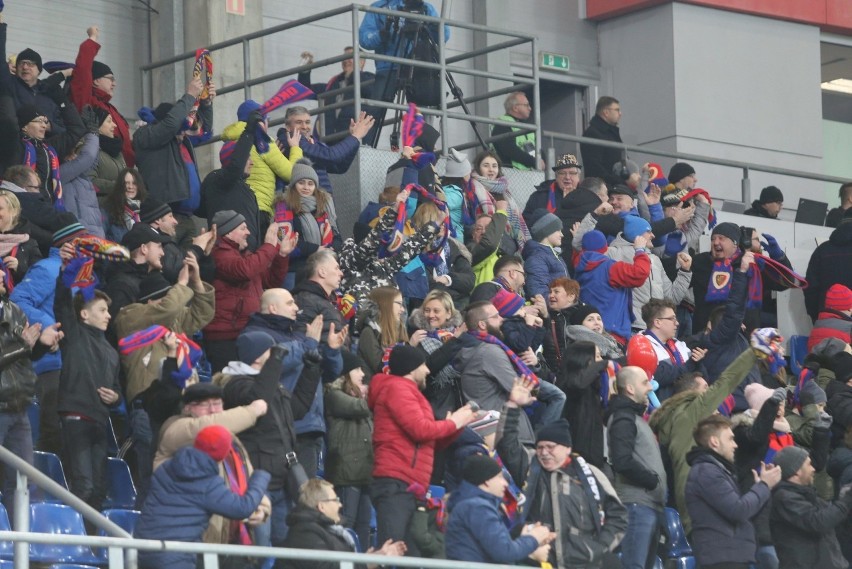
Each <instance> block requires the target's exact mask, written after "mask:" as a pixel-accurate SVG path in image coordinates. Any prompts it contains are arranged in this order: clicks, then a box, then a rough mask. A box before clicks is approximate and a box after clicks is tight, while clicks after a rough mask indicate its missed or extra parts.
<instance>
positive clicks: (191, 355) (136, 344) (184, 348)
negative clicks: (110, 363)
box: [118, 324, 201, 389]
mask: <svg viewBox="0 0 852 569" xmlns="http://www.w3.org/2000/svg"><path fill="white" fill-rule="evenodd" d="M170 331H171V330H169V329H168V328H166V327H165V326H160V325H158V324H155V325H153V326H149V327H148V328H145V329H144V330H140V331H138V332H134V333H133V334H130V335H128V336H126V337H124V338H122V339H121V340H119V341H118V352H119V353H120V354H121V355H122V356H128V355H130V354H132V353H133V352H135V351H136V350H138V349H140V348H145V347H147V346H151V345H152V344H154V343H155V342H157V341H159V340H160V339H161V338H164V337H165V336H166V334H168V333H169V332H170ZM175 337H176V338H177V353H176V355H175V359H176V360H177V370H175V371H173V372H172V374H171V376H172V377H171V379H172V381H174V382H175V384H176V385H177V386H178V387H180V388H181V389H183V388H184V387H186V380H187V379H189V377H190V376H191V375H192V370H193V368H195V365H196V364H197V363H198V360H199V359H200V358H201V347H200V346H199V345H198V344H196V343H195V342H193V341H192V340H191V339H190V338H189V337H187V336H186V334H178V333H175Z"/></svg>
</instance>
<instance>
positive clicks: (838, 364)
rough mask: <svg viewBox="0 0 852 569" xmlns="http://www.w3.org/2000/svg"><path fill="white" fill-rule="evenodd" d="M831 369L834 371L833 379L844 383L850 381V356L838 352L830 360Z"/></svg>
mask: <svg viewBox="0 0 852 569" xmlns="http://www.w3.org/2000/svg"><path fill="white" fill-rule="evenodd" d="M831 367H832V369H833V370H834V379H836V380H837V381H839V382H841V383H846V382H847V381H849V380H850V379H852V354H848V353H846V352H840V353H839V354H835V355H834V357H833V358H831Z"/></svg>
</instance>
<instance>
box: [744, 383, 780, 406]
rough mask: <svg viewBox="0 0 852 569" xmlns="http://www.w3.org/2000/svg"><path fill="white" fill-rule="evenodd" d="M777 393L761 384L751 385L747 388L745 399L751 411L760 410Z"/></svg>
mask: <svg viewBox="0 0 852 569" xmlns="http://www.w3.org/2000/svg"><path fill="white" fill-rule="evenodd" d="M774 392H775V391H774V390H773V389H769V388H768V387H766V386H764V385H761V384H759V383H750V384H749V385H747V386H746V388H745V398H746V401H748V406H749V408H751V409H756V410H759V409H760V408H761V407H763V404H764V403H766V400H767V399H769V398H770V397H772V394H773V393H774Z"/></svg>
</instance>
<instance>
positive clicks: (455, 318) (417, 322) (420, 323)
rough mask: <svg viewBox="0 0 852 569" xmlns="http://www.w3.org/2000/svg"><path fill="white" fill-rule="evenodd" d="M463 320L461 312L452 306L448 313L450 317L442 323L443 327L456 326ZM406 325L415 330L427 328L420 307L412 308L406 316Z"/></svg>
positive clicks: (427, 325) (427, 324)
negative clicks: (409, 314)
mask: <svg viewBox="0 0 852 569" xmlns="http://www.w3.org/2000/svg"><path fill="white" fill-rule="evenodd" d="M463 321H464V320H463V319H462V315H461V312H459V311H458V310H456V309H455V308H453V313H452V314H450V318H449V320H447V322H446V323H445V324H444V326H443V328H456V327H458V326H461V324H462V322H463ZM408 325H409V326H411V327H412V328H414V329H416V330H429V323H428V322H427V321H426V317H425V316H423V309H422V308H416V309H414V311H413V312H412V313H411V316H409V317H408Z"/></svg>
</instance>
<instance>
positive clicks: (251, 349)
mask: <svg viewBox="0 0 852 569" xmlns="http://www.w3.org/2000/svg"><path fill="white" fill-rule="evenodd" d="M274 345H275V339H274V338H273V337H272V336H270V335H269V334H267V333H266V332H261V331H260V330H251V331H250V332H244V333H242V334H240V337H239V338H237V357H238V358H239V359H240V361H241V362H243V363H244V364H248V365H251V364H253V363H254V362H255V360H256V359H257V358H259V357H260V356H261V355H263V352H265V351H266V350H268V349H269V348H271V347H272V346H274Z"/></svg>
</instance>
